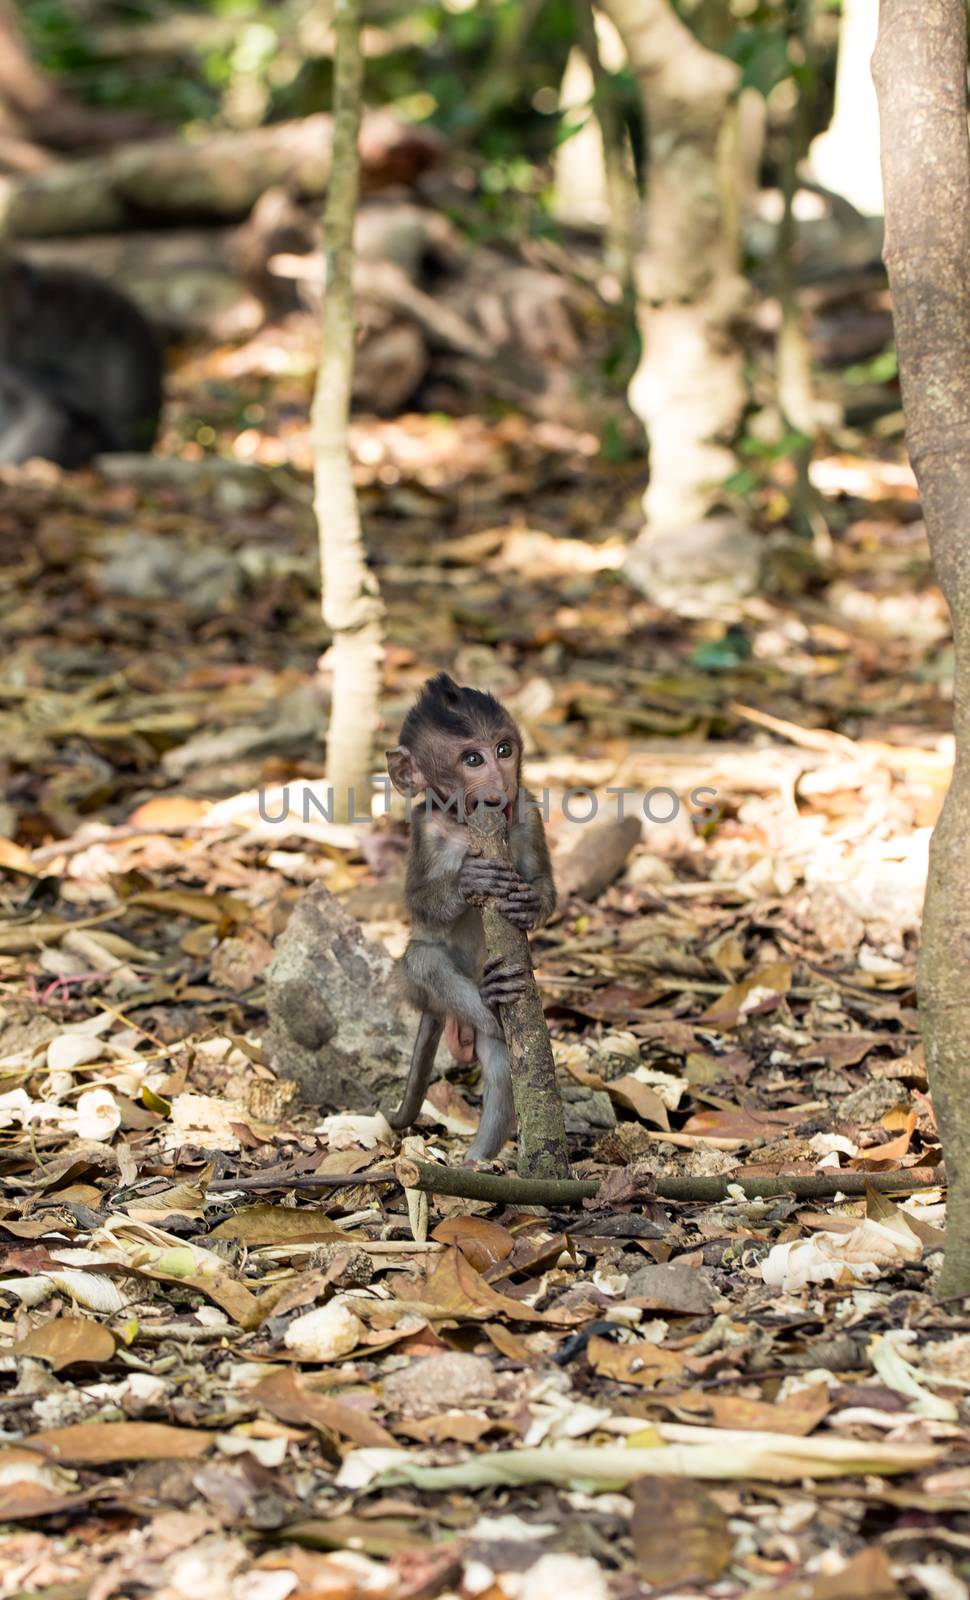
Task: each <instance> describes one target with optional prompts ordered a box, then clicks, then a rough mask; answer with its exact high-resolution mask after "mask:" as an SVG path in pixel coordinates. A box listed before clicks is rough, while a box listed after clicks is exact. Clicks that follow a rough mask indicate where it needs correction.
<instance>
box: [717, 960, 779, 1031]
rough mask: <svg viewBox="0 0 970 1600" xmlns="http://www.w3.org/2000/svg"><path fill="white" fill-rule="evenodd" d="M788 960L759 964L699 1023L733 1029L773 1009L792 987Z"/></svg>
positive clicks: (718, 1000) (723, 996)
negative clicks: (766, 964) (759, 965)
mask: <svg viewBox="0 0 970 1600" xmlns="http://www.w3.org/2000/svg"><path fill="white" fill-rule="evenodd" d="M791 980H792V968H791V962H790V961H772V962H771V963H770V964H769V965H768V966H766V967H759V968H758V971H757V972H753V973H752V974H751V976H750V978H745V979H744V982H743V983H735V984H732V986H731V988H730V989H726V990H725V992H724V994H722V995H721V996H720V997H719V998H718V999H717V1000H715V1001H714V1003H713V1005H710V1006H708V1008H707V1010H706V1011H705V1012H704V1013H703V1015H702V1016H701V1017H700V1019H699V1020H700V1021H701V1022H707V1023H712V1024H713V1025H714V1026H715V1027H718V1028H736V1027H737V1026H738V1025H739V1023H742V1022H747V1021H748V1019H749V1017H756V1016H763V1015H764V1013H765V1012H766V1011H773V1010H774V1008H775V1006H777V1005H778V1004H779V1003H780V1002H781V1001H782V1000H783V999H784V997H785V995H786V994H787V993H788V991H789V989H790V988H791Z"/></svg>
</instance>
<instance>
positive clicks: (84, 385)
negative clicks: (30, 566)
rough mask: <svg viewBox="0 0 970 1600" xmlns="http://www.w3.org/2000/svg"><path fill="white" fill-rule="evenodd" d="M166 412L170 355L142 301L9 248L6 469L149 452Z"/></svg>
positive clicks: (0, 274)
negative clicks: (165, 355)
mask: <svg viewBox="0 0 970 1600" xmlns="http://www.w3.org/2000/svg"><path fill="white" fill-rule="evenodd" d="M161 406H162V359H161V354H160V351H159V348H158V344H157V342H156V340H155V336H154V334H153V332H152V330H151V328H150V327H149V325H148V323H147V322H146V320H145V318H144V317H143V316H142V314H141V312H140V311H139V310H138V307H137V306H136V305H135V303H134V301H133V300H129V298H128V296H127V295H124V294H121V293H119V291H118V290H117V289H113V288H111V287H110V285H109V284H106V283H102V282H101V280H100V279H99V278H95V277H92V276H91V275H90V274H88V273H86V272H78V271H76V270H75V269H74V268H73V267H56V266H33V265H31V264H30V263H29V262H26V261H21V260H17V259H15V258H14V257H13V256H10V255H8V254H7V253H6V251H0V464H2V465H15V464H16V463H18V462H21V461H28V460H29V459H30V457H31V456H43V457H44V458H45V459H46V460H47V461H56V462H57V463H58V465H60V466H62V467H82V466H84V465H85V463H86V462H88V461H90V460H91V457H92V456H95V455H98V454H100V453H101V452H102V451H117V450H126V451H127V450H150V449H151V447H152V445H153V444H154V442H155V435H156V433H157V432H158V419H159V414H160V412H161Z"/></svg>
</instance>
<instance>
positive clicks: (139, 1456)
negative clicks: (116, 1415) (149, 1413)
mask: <svg viewBox="0 0 970 1600" xmlns="http://www.w3.org/2000/svg"><path fill="white" fill-rule="evenodd" d="M214 1438H215V1435H214V1434H211V1433H203V1432H202V1431H201V1429H198V1428H170V1427H169V1426H168V1424H167V1423H165V1422H73V1423H71V1424H70V1426H69V1427H66V1428H45V1429H44V1430H43V1431H42V1432H41V1433H32V1434H30V1435H29V1436H28V1438H27V1440H26V1443H27V1444H30V1445H33V1446H34V1447H35V1448H36V1449H38V1450H43V1451H44V1453H45V1454H46V1455H49V1456H52V1457H53V1458H54V1459H55V1460H57V1461H69V1462H71V1463H73V1464H74V1465H76V1466H98V1465H101V1464H105V1463H108V1462H111V1461H194V1460H195V1459H196V1458H197V1457H198V1456H204V1455H206V1454H207V1452H208V1451H209V1450H211V1448H212V1444H213V1440H214Z"/></svg>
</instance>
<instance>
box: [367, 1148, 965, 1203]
mask: <svg viewBox="0 0 970 1600" xmlns="http://www.w3.org/2000/svg"><path fill="white" fill-rule="evenodd" d="M395 1171H396V1173H397V1176H398V1180H399V1181H400V1182H401V1183H402V1184H403V1185H404V1187H405V1188H406V1189H423V1190H425V1191H426V1192H427V1193H429V1194H450V1195H458V1196H459V1197H461V1198H462V1199H466V1200H493V1201H498V1202H501V1203H504V1204H506V1205H526V1206H549V1207H550V1208H551V1209H553V1210H570V1209H572V1208H576V1209H579V1208H581V1206H582V1202H583V1201H584V1200H592V1198H593V1196H594V1195H595V1194H597V1193H598V1191H599V1187H600V1184H599V1180H598V1179H596V1178H542V1179H526V1178H511V1177H508V1178H507V1177H503V1176H501V1175H500V1174H498V1173H492V1172H476V1171H475V1170H474V1169H473V1168H471V1167H458V1168H455V1167H439V1166H436V1165H434V1164H433V1163H431V1162H426V1161H411V1160H407V1159H404V1158H402V1159H401V1160H399V1161H398V1162H397V1163H396V1166H395ZM604 1176H605V1174H604ZM945 1184H946V1176H945V1173H944V1172H943V1169H942V1167H909V1168H908V1169H906V1170H903V1171H900V1172H873V1173H868V1172H834V1171H826V1172H818V1173H814V1172H813V1173H809V1174H805V1175H800V1176H797V1177H795V1176H792V1177H786V1176H785V1175H784V1174H783V1173H779V1174H772V1175H771V1176H765V1177H752V1178H744V1177H738V1176H735V1175H734V1174H733V1173H730V1172H725V1173H722V1174H719V1175H718V1176H716V1177H705V1178H658V1179H657V1185H656V1190H655V1193H656V1196H657V1199H658V1200H695V1201H706V1202H708V1203H715V1202H717V1201H720V1200H726V1199H728V1198H729V1197H728V1190H729V1188H730V1189H733V1188H738V1189H740V1190H741V1191H742V1192H743V1194H744V1196H745V1198H746V1199H748V1200H771V1199H775V1198H782V1197H784V1196H786V1195H793V1196H794V1198H795V1199H796V1200H830V1199H832V1197H833V1196H834V1195H837V1194H846V1195H864V1194H865V1193H866V1191H867V1189H874V1190H876V1191H877V1192H878V1193H879V1194H909V1193H912V1192H914V1191H916V1190H918V1189H933V1188H942V1187H944V1186H945Z"/></svg>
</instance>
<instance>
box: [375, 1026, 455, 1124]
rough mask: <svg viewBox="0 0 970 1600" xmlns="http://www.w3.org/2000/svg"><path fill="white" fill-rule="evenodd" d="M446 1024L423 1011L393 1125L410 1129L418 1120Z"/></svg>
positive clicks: (392, 1117)
mask: <svg viewBox="0 0 970 1600" xmlns="http://www.w3.org/2000/svg"><path fill="white" fill-rule="evenodd" d="M442 1027H443V1024H442V1022H441V1019H440V1017H436V1016H435V1015H434V1014H433V1012H431V1011H423V1012H422V1013H421V1021H420V1022H419V1023H418V1031H417V1033H416V1035H415V1038H414V1049H413V1050H412V1052H411V1065H410V1067H409V1068H408V1081H407V1083H406V1084H405V1086H404V1099H403V1100H402V1101H401V1104H400V1106H399V1107H398V1109H397V1111H395V1112H394V1114H393V1116H391V1117H388V1119H387V1120H388V1121H389V1123H390V1124H391V1127H392V1128H410V1127H411V1126H412V1125H413V1124H414V1123H415V1122H417V1120H418V1115H419V1113H420V1111H421V1107H422V1105H423V1104H424V1097H425V1094H426V1093H427V1090H428V1084H429V1083H430V1082H431V1074H432V1072H433V1071H434V1058H435V1055H436V1054H437V1051H438V1045H439V1043H440V1042H441V1030H442Z"/></svg>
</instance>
